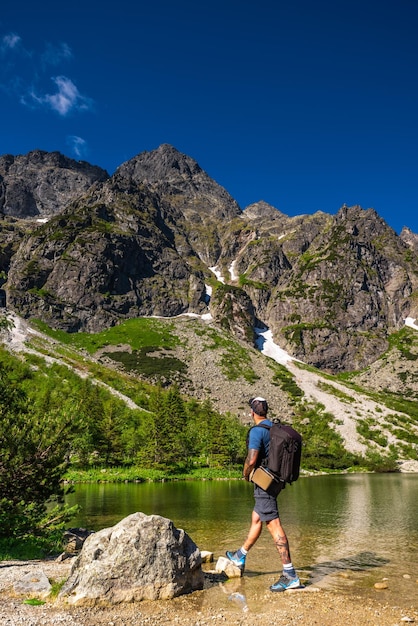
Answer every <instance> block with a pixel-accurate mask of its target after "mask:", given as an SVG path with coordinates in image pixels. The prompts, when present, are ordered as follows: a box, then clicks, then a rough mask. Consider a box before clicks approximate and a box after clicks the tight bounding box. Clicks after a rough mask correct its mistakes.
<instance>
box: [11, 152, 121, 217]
mask: <svg viewBox="0 0 418 626" xmlns="http://www.w3.org/2000/svg"><path fill="white" fill-rule="evenodd" d="M107 178H109V174H108V173H107V172H106V171H105V170H104V169H102V168H101V167H97V166H94V165H90V164H89V163H87V162H86V161H75V160H73V159H70V158H69V157H66V156H64V155H63V154H61V153H60V152H44V151H42V150H33V151H32V152H29V153H28V154H25V155H19V156H12V155H9V154H8V155H4V156H2V157H0V213H3V214H4V215H10V216H13V217H18V218H27V217H35V216H45V215H46V216H50V215H55V214H57V213H60V212H61V211H62V210H63V209H64V208H65V207H66V206H68V204H70V202H72V200H74V199H75V198H78V197H79V196H80V195H82V194H84V193H85V192H86V191H87V190H88V189H89V188H90V187H91V186H92V185H93V183H95V182H98V181H100V182H103V181H104V180H106V179H107Z"/></svg>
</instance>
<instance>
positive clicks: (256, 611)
mask: <svg viewBox="0 0 418 626" xmlns="http://www.w3.org/2000/svg"><path fill="white" fill-rule="evenodd" d="M71 564H72V559H67V560H66V561H63V562H59V561H52V560H38V561H3V562H1V563H0V623H1V624H3V625H4V626H57V624H60V625H62V626H99V625H100V626H143V625H149V626H163V625H168V624H181V625H184V626H197V624H199V626H209V625H214V626H220V625H221V624H222V625H225V624H236V625H241V624H242V625H244V624H245V625H246V626H271V624H273V623H274V624H275V626H290V625H292V624H295V625H296V624H297V625H299V626H301V625H302V626H313V625H318V626H340V625H341V626H347V624H356V626H357V625H358V626H397V625H398V626H401V625H402V624H405V623H418V606H417V605H416V604H415V606H414V605H413V604H412V602H411V606H410V607H406V608H404V607H400V606H396V604H394V603H393V602H389V601H382V600H384V598H385V596H384V595H383V596H380V598H379V596H378V595H376V598H371V597H368V596H366V595H365V594H363V595H361V594H360V593H357V592H353V593H352V594H351V593H347V594H345V593H344V594H343V593H339V592H335V591H332V590H328V589H324V588H316V587H314V586H312V587H309V586H308V587H306V588H305V589H302V590H292V591H287V592H285V593H277V594H273V593H271V592H270V591H269V590H268V589H263V590H262V591H259V592H257V593H256V594H255V595H252V596H251V598H250V599H249V600H248V607H246V608H243V605H242V604H240V603H239V600H240V598H239V596H238V595H237V593H234V589H235V588H238V587H239V586H237V585H238V583H237V585H235V584H234V579H231V580H230V581H228V582H227V583H225V584H224V585H222V584H219V583H217V584H212V585H208V586H207V587H206V588H205V589H203V590H202V591H195V592H193V593H191V594H188V595H184V596H180V597H177V598H173V599H171V600H155V601H143V602H138V603H132V604H121V605H114V606H102V607H100V606H95V607H82V606H75V607H74V606H71V605H68V604H65V603H63V602H62V601H60V600H57V599H46V600H45V604H42V605H40V606H31V605H28V604H25V603H24V600H25V599H27V597H25V596H21V595H16V594H15V593H14V590H13V585H14V584H15V582H17V581H18V580H20V579H21V578H22V577H23V576H24V575H26V574H28V573H31V574H33V575H34V576H36V573H37V572H39V571H40V570H41V571H43V572H44V573H45V575H46V576H47V577H48V578H49V579H50V580H53V581H59V580H63V579H66V578H67V577H68V575H69V572H70V569H71ZM249 580H250V579H249ZM416 582H417V583H418V581H416ZM249 584H250V583H248V582H247V587H248V586H249ZM220 587H223V588H222V591H220ZM416 591H417V595H418V584H417V586H416ZM380 593H381V592H379V591H376V594H380Z"/></svg>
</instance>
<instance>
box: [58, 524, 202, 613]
mask: <svg viewBox="0 0 418 626" xmlns="http://www.w3.org/2000/svg"><path fill="white" fill-rule="evenodd" d="M202 587H203V572H202V570H201V556H200V551H199V548H198V547H197V546H196V544H195V543H194V542H193V541H192V539H191V538H190V537H189V536H188V535H187V534H186V533H185V532H184V530H181V529H177V528H176V527H175V526H174V524H173V522H172V521H171V520H169V519H166V518H164V517H160V516H159V515H150V516H148V515H145V514H144V513H134V514H133V515H129V516H128V517H126V518H125V519H123V520H122V521H121V522H119V523H118V524H116V526H113V527H112V528H105V529H104V530H101V531H99V532H97V533H94V534H93V535H90V536H89V537H88V538H87V539H86V541H85V543H84V545H83V548H82V551H81V553H80V555H79V556H78V557H77V559H76V561H75V563H74V565H73V567H72V569H71V574H70V577H69V578H68V580H67V582H66V583H65V585H64V587H63V588H62V590H61V592H60V598H61V599H64V600H66V601H68V602H69V603H71V604H77V605H87V606H94V605H97V604H102V605H103V604H117V603H120V602H134V601H140V600H158V599H168V598H173V597H175V596H179V595H182V594H184V593H189V592H191V591H194V590H197V589H202Z"/></svg>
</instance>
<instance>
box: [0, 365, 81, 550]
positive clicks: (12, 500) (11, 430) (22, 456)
mask: <svg viewBox="0 0 418 626" xmlns="http://www.w3.org/2000/svg"><path fill="white" fill-rule="evenodd" d="M73 425H74V424H73V419H72V416H71V415H70V413H69V412H68V410H66V409H65V407H64V408H63V409H62V410H60V411H57V410H51V411H50V412H49V413H48V412H47V413H43V414H42V415H40V414H39V413H37V412H36V411H35V410H33V407H31V406H30V405H29V403H28V401H27V397H26V395H25V393H24V391H23V390H22V387H21V385H20V384H19V383H16V380H15V379H14V377H13V374H12V372H11V371H8V369H7V368H6V367H5V366H4V365H3V364H0V537H9V538H11V537H22V536H25V535H47V534H48V532H50V531H51V530H53V529H56V528H57V525H59V524H60V523H61V522H62V523H63V522H64V521H66V520H67V518H68V515H70V513H71V511H69V510H68V509H66V508H65V507H62V506H58V508H55V509H53V510H52V511H51V510H50V509H49V508H48V509H47V504H50V503H51V502H53V501H55V502H60V501H62V497H63V495H64V489H63V486H62V484H61V479H62V476H63V474H64V472H65V468H66V458H67V456H68V449H69V437H70V433H71V430H72V428H73Z"/></svg>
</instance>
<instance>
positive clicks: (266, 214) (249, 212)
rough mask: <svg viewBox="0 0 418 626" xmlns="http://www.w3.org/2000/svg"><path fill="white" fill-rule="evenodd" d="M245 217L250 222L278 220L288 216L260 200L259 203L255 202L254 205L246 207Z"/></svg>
mask: <svg viewBox="0 0 418 626" xmlns="http://www.w3.org/2000/svg"><path fill="white" fill-rule="evenodd" d="M243 217H245V218H246V219H249V220H257V219H270V220H277V219H280V218H287V215H285V214H284V213H282V212H281V211H279V210H278V209H276V208H275V207H274V206H272V205H271V204H268V203H267V202H264V200H260V201H259V202H254V203H253V204H249V205H248V206H247V207H245V209H244V211H243Z"/></svg>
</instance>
